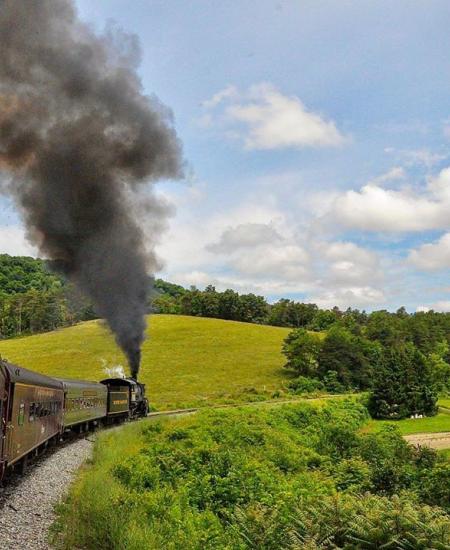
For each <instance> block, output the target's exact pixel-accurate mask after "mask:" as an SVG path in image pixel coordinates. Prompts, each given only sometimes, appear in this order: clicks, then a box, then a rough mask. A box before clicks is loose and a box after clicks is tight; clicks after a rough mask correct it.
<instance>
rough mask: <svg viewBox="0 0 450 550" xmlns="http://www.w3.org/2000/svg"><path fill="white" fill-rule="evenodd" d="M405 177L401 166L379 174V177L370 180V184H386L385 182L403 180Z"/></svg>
mask: <svg viewBox="0 0 450 550" xmlns="http://www.w3.org/2000/svg"><path fill="white" fill-rule="evenodd" d="M405 177H406V173H405V170H404V169H403V168H402V167H401V166H394V167H393V168H391V169H390V170H389V171H388V172H386V173H385V174H381V176H378V177H376V178H374V179H373V180H371V183H372V184H377V185H381V184H382V183H386V182H387V181H395V180H403V179H405Z"/></svg>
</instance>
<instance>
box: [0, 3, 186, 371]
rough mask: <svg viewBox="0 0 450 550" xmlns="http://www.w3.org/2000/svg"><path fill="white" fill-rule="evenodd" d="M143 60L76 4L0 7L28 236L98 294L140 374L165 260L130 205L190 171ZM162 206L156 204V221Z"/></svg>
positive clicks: (0, 163) (2, 63)
mask: <svg viewBox="0 0 450 550" xmlns="http://www.w3.org/2000/svg"><path fill="white" fill-rule="evenodd" d="M138 58H139V55H138V47H137V44H136V39H135V38H134V37H133V36H129V35H125V34H124V33H123V32H121V31H118V30H117V29H113V28H110V29H108V30H107V32H105V34H103V35H101V36H98V35H96V34H95V33H94V32H93V30H92V29H90V28H89V27H88V26H87V25H85V24H83V23H81V22H80V21H79V20H78V19H77V16H76V13H75V9H74V6H73V2H72V1H70V0H0V170H1V171H2V173H3V179H5V174H6V175H8V180H7V181H6V183H5V184H4V186H5V187H6V189H7V191H8V192H9V193H11V194H12V196H13V197H14V199H15V201H16V203H17V205H18V206H19V208H20V210H21V211H22V213H23V216H24V220H25V222H26V226H27V229H28V237H29V239H30V240H31V241H32V242H33V243H34V244H36V245H37V246H38V247H39V250H40V252H41V253H42V254H44V255H45V256H46V257H47V258H50V259H52V260H54V261H55V263H56V264H57V265H58V266H59V269H60V270H61V271H63V272H64V273H65V274H66V275H67V277H68V278H69V279H70V280H73V281H74V282H75V283H76V284H77V285H78V286H79V287H80V288H81V289H82V291H84V292H85V293H86V294H87V295H88V296H90V297H91V299H92V300H93V301H94V303H95V306H96V309H97V312H98V313H99V315H101V316H102V317H104V318H105V319H106V321H107V322H108V324H109V326H110V327H111V329H112V331H113V332H114V334H115V336H116V340H117V342H118V344H119V345H120V346H121V348H122V349H123V350H124V352H125V354H126V355H127V357H128V360H129V364H130V369H131V374H132V376H135V377H136V376H137V373H138V370H139V363H140V348H141V344H142V341H143V338H144V331H145V318H144V314H145V312H146V301H147V292H148V286H149V277H148V273H149V272H152V271H154V270H155V268H156V266H157V262H156V258H155V256H154V254H153V253H152V252H148V251H147V250H146V248H145V246H144V240H143V234H142V231H141V229H140V227H139V224H138V222H137V220H136V209H135V208H134V207H133V204H136V194H137V193H138V191H139V187H140V186H139V184H140V183H146V182H151V181H155V180H157V179H159V178H177V177H181V175H182V174H181V172H182V163H181V147H180V143H179V141H178V139H177V136H176V134H175V131H174V129H173V126H172V119H171V114H170V111H168V110H167V109H166V108H165V107H164V106H162V105H161V104H160V103H159V101H158V100H157V99H156V98H154V97H152V98H149V97H147V96H145V95H143V92H142V86H141V82H140V79H139V77H138V75H137V72H136V67H137V63H138V61H139V59H138ZM141 187H142V186H141ZM163 210H164V209H163V208H160V207H159V204H158V203H157V200H156V198H155V197H153V198H151V199H150V204H149V215H152V216H162V215H163ZM154 225H156V226H157V225H158V223H157V220H156V223H154Z"/></svg>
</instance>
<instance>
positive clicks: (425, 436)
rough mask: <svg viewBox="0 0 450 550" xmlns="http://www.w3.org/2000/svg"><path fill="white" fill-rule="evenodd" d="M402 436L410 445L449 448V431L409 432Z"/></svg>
mask: <svg viewBox="0 0 450 550" xmlns="http://www.w3.org/2000/svg"><path fill="white" fill-rule="evenodd" d="M404 438H405V439H406V441H407V442H408V443H411V445H423V446H426V447H431V448H432V449H438V450H439V449H450V432H439V433H434V434H433V433H419V434H411V435H405V436H404Z"/></svg>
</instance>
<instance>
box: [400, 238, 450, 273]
mask: <svg viewBox="0 0 450 550" xmlns="http://www.w3.org/2000/svg"><path fill="white" fill-rule="evenodd" d="M408 259H409V261H410V263H412V264H413V265H415V266H416V267H417V268H419V269H422V270H424V271H437V270H440V269H446V268H450V233H445V234H444V235H442V237H441V238H440V239H439V240H438V241H437V242H435V243H428V244H423V245H422V246H420V247H419V248H417V249H415V250H411V252H410V253H409V257H408Z"/></svg>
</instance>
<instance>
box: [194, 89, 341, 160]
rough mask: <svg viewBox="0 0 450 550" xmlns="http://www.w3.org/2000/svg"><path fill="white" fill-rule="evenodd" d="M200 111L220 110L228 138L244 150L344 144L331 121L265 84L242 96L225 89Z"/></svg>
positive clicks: (297, 99)
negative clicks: (241, 145)
mask: <svg viewBox="0 0 450 550" xmlns="http://www.w3.org/2000/svg"><path fill="white" fill-rule="evenodd" d="M203 107H204V108H205V109H206V110H207V111H208V110H209V111H210V110H213V109H218V108H219V107H222V111H221V114H219V117H221V118H222V120H223V121H224V122H225V124H226V125H227V126H228V125H231V130H229V131H228V133H229V135H233V136H235V137H238V138H239V139H241V140H243V142H244V145H245V147H246V148H247V149H260V150H261V149H262V150H267V149H282V148H303V147H336V146H340V145H342V144H343V143H345V141H346V139H345V137H344V136H343V135H342V134H341V132H340V131H339V130H338V129H337V127H336V124H335V123H334V122H333V121H332V120H327V119H326V118H324V117H323V116H322V115H320V114H318V113H315V112H312V111H310V110H308V109H307V108H306V107H305V105H304V104H303V103H302V101H301V100H300V99H299V98H298V97H297V96H286V95H283V94H282V93H281V92H280V91H279V90H277V88H275V86H273V85H271V84H268V83H262V84H257V85H254V86H251V87H250V88H249V89H248V90H247V91H246V92H244V93H240V92H239V91H238V90H237V89H236V88H235V87H234V86H228V87H227V88H225V89H224V90H221V91H219V92H217V93H216V94H215V95H214V96H213V97H212V98H211V99H209V100H206V101H205V102H203ZM207 114H208V113H207ZM202 119H203V120H204V117H202ZM211 120H212V119H211V118H208V123H211Z"/></svg>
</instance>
